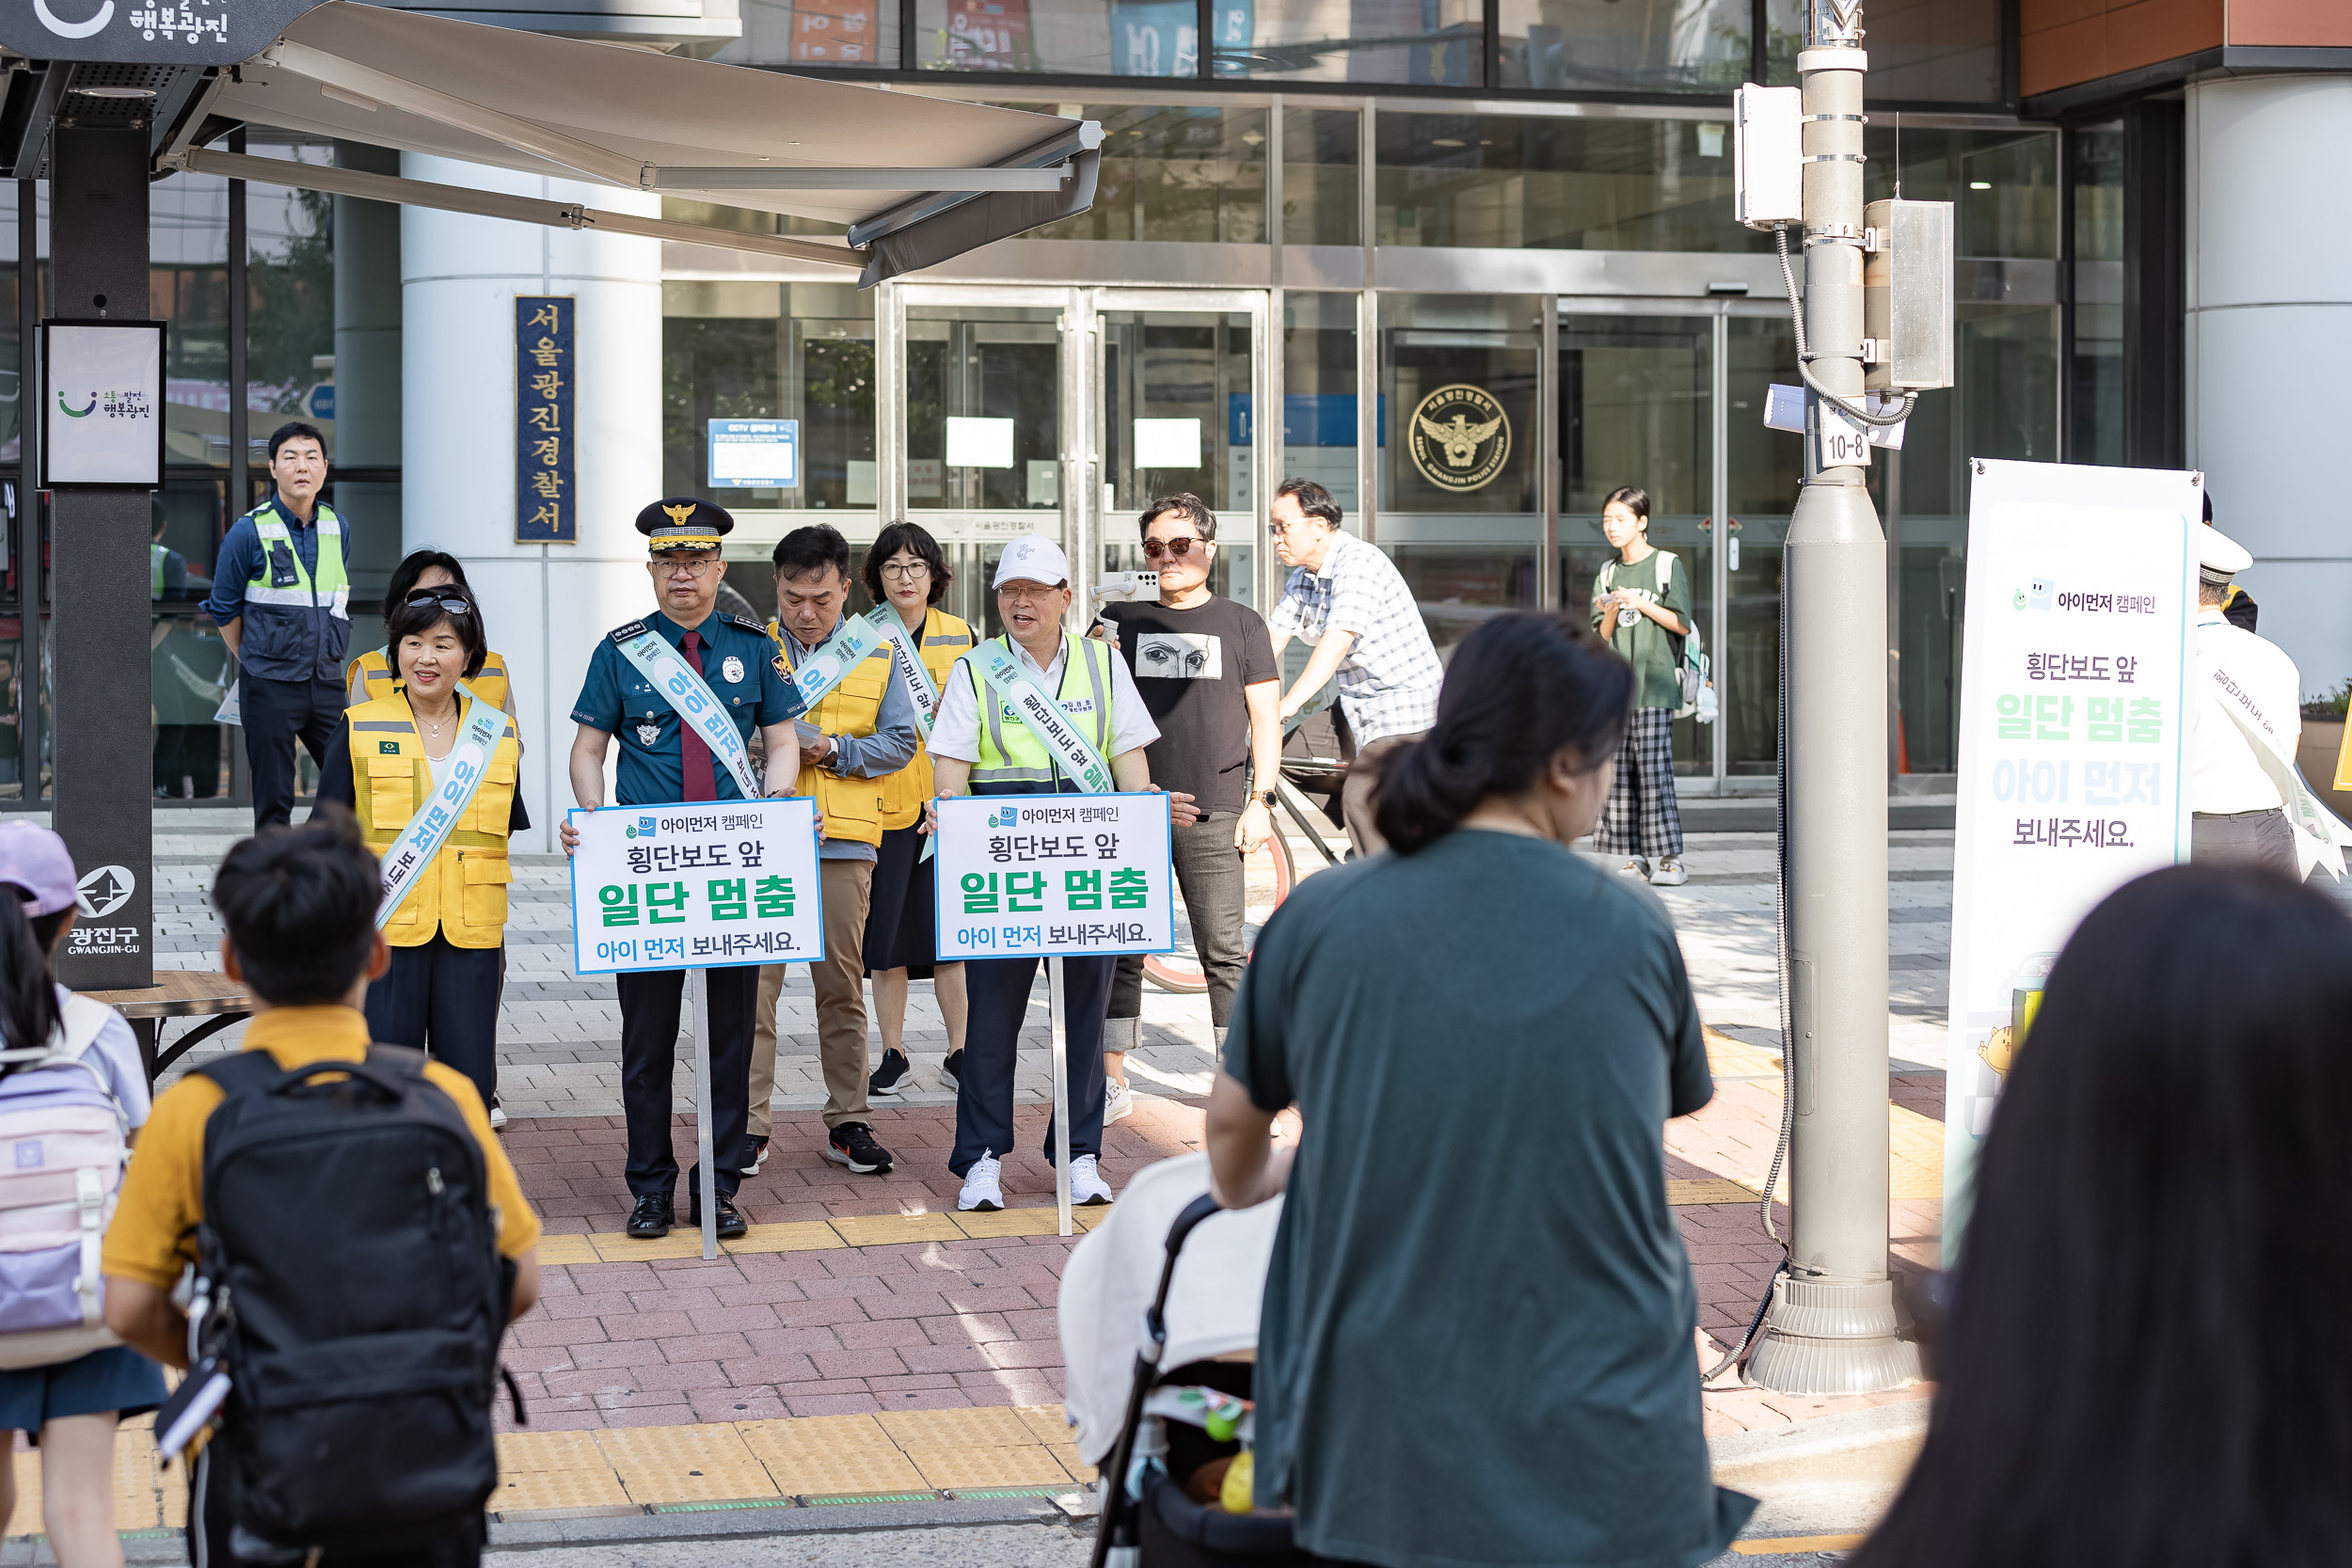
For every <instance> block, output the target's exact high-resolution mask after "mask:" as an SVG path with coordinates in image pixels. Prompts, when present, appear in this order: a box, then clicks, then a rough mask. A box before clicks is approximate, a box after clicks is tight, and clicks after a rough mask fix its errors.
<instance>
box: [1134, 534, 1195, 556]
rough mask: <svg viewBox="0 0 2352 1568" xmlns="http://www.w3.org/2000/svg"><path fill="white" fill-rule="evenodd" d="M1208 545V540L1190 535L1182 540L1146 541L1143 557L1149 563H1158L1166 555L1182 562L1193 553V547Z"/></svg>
mask: <svg viewBox="0 0 2352 1568" xmlns="http://www.w3.org/2000/svg"><path fill="white" fill-rule="evenodd" d="M1206 544H1208V541H1207V540H1206V539H1195V538H1192V537H1191V536H1190V535H1186V536H1185V537H1184V538H1182V539H1146V540H1145V541H1144V542H1143V555H1144V559H1145V560H1147V561H1157V560H1159V559H1160V557H1162V556H1164V555H1165V556H1169V557H1172V558H1174V559H1175V560H1178V561H1182V560H1184V557H1186V556H1188V555H1190V554H1191V553H1192V547H1193V546H1195V545H1206Z"/></svg>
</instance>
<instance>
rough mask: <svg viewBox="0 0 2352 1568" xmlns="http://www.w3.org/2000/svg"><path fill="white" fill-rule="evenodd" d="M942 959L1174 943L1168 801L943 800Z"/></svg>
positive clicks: (1071, 954)
mask: <svg viewBox="0 0 2352 1568" xmlns="http://www.w3.org/2000/svg"><path fill="white" fill-rule="evenodd" d="M933 864H934V865H935V866H936V868H937V873H936V874H937V876H938V878H939V889H938V891H939V897H938V901H937V903H938V917H939V958H940V961H941V962H942V963H955V962H958V961H959V960H961V959H964V958H1036V957H1050V958H1083V957H1087V956H1089V955H1100V954H1104V953H1166V952H1168V951H1169V950H1170V949H1172V948H1173V947H1174V946H1175V944H1176V941H1175V930H1176V927H1175V924H1174V901H1173V898H1172V896H1171V892H1170V884H1171V883H1172V882H1173V880H1174V873H1173V871H1172V869H1171V866H1170V863H1169V860H1168V797H1167V796H1165V795H1161V794H1156V793H1152V794H1136V795H977V796H965V797H963V798H961V799H960V800H942V801H940V802H939V853H938V855H937V856H936V857H934V860H933Z"/></svg>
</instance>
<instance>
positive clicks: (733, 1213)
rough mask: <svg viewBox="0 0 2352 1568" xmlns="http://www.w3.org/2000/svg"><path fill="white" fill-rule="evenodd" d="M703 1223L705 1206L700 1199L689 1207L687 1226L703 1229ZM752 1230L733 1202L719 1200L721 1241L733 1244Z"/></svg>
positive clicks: (724, 1199) (692, 1228) (691, 1228)
mask: <svg viewBox="0 0 2352 1568" xmlns="http://www.w3.org/2000/svg"><path fill="white" fill-rule="evenodd" d="M702 1223H703V1204H702V1199H701V1198H699V1197H698V1198H696V1199H694V1201H693V1202H692V1203H691V1204H690V1205H688V1207H687V1213H686V1226H687V1228H688V1229H690V1230H695V1229H700V1228H701V1227H702ZM750 1228H751V1227H750V1226H748V1225H746V1224H744V1223H743V1216H742V1215H741V1214H740V1213H739V1212H737V1210H736V1207H735V1205H734V1204H733V1203H732V1202H730V1201H729V1200H728V1199H726V1198H721V1199H720V1200H719V1240H721V1241H723V1242H731V1241H733V1240H735V1239H736V1238H737V1237H738V1236H740V1235H742V1234H743V1233H744V1232H745V1231H747V1230H749V1229H750Z"/></svg>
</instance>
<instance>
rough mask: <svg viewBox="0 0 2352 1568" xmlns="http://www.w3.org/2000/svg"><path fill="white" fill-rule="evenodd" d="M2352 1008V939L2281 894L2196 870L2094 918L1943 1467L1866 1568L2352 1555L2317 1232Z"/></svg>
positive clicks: (2340, 1147)
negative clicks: (2315, 1349) (2319, 1351)
mask: <svg viewBox="0 0 2352 1568" xmlns="http://www.w3.org/2000/svg"><path fill="white" fill-rule="evenodd" d="M2347 1014H2352V922H2347V921H2346V920H2345V918H2344V911H2343V910H2342V908H2341V907H2339V906H2338V905H2337V904H2336V903H2335V901H2334V900H2333V899H2331V898H2329V897H2328V895H2325V894H2322V893H2320V892H2318V891H2317V890H2315V889H2313V888H2310V887H2305V886H2301V885H2298V884H2296V882H2293V881H2291V880H2289V879H2287V878H2285V877H2281V876H2280V875H2279V874H2278V873H2276V872H2273V871H2268V870H2265V869H2261V868H2258V867H2253V866H2246V865H2217V864H2212V863H2205V864H2193V865H2179V866H2171V867H2168V868H2167V869H2165V870H2161V871H2156V872H2152V873H2150V874H2149V875H2147V876H2145V877H2141V878H2139V879H2136V880H2134V881H2130V882H2126V883H2125V884H2124V885H2123V886H2122V887H2121V888H2119V889H2117V890H2116V891H2115V892H2114V893H2113V894H2110V895H2108V896H2107V898H2106V900H2105V901H2104V902H2103V903H2101V904H2099V905H2098V906H2097V907H2096V908H2094V909H2093V910H2091V911H2090V913H2089V914H2087V915H2085V916H2084V917H2083V922H2082V924H2081V925H2080V926H2078V927H2075V929H2074V935H2073V936H2072V937H2070V938H2068V939H2067V942H2066V946H2065V948H2064V950H2063V951H2061V952H2060V953H2059V954H2058V962H2057V963H2056V964H2055V965H2054V966H2053V967H2052V969H2051V971H2050V975H2049V979H2048V981H2047V983H2046V985H2045V986H2044V988H2043V990H2042V1006H2041V1008H2040V1010H2039V1011H2038V1012H2037V1013H2036V1014H2035V1015H2034V1019H2033V1026H2032V1029H2031V1030H2030V1031H2029V1032H2028V1034H2027V1036H2026V1039H2025V1040H2024V1041H2023V1042H2022V1043H2017V1044H2016V1045H2015V1048H2014V1049H2015V1055H2014V1056H2013V1057H2012V1058H2011V1059H2010V1067H2009V1071H2008V1074H2007V1078H2006V1081H2005V1082H2004V1084H2003V1085H2002V1088H2001V1091H2000V1097H1999V1099H1998V1100H1997V1101H1994V1103H1995V1104H1997V1105H1998V1107H1999V1109H1998V1110H1997V1111H1996V1112H1995V1113H1994V1117H1993V1121H1992V1128H1991V1130H1990V1131H1989V1132H1987V1133H1986V1134H1985V1138H1984V1143H1983V1146H1982V1148H1980V1149H1979V1151H1978V1154H1977V1162H1976V1173H1975V1176H1974V1179H1973V1190H1974V1197H1973V1200H1972V1202H1971V1204H1970V1208H1969V1214H1968V1218H1967V1221H1966V1229H1965V1231H1964V1232H1963V1237H1962V1240H1961V1245H1960V1246H1959V1248H1958V1249H1957V1250H1958V1253H1959V1264H1958V1273H1957V1275H1955V1277H1954V1285H1953V1291H1952V1295H1951V1316H1950V1321H1949V1323H1948V1324H1947V1328H1946V1330H1945V1333H1944V1336H1943V1341H1942V1345H1941V1348H1940V1352H1939V1355H1938V1360H1939V1362H1940V1366H1939V1368H1938V1375H1937V1383H1938V1391H1937V1394H1936V1400H1935V1410H1934V1413H1933V1415H1932V1416H1931V1418H1930V1419H1929V1423H1928V1434H1927V1443H1926V1446H1925V1447H1924V1448H1923V1449H1921V1450H1920V1453H1919V1457H1918V1460H1917V1462H1916V1463H1915V1464H1914V1465H1913V1466H1912V1468H1911V1474H1910V1478H1909V1479H1908V1480H1907V1481H1905V1482H1904V1485H1903V1489H1902V1491H1901V1493H1900V1494H1899V1495H1898V1496H1897V1497H1896V1499H1895V1502H1894V1505H1893V1507H1892V1508H1891V1509H1890V1510H1889V1511H1888V1512H1887V1514H1886V1516H1885V1518H1884V1519H1883V1520H1882V1521H1881V1522H1880V1523H1879V1525H1878V1527H1877V1528H1876V1529H1874V1530H1873V1531H1872V1532H1871V1535H1870V1539H1869V1541H1868V1542H1867V1544H1865V1545H1864V1546H1863V1547H1862V1549H1861V1550H1860V1551H1859V1552H1857V1553H1855V1555H1854V1557H1853V1562H1854V1563H1856V1564H1857V1565H1863V1564H1867V1565H1868V1568H1881V1565H1883V1564H1899V1565H1900V1568H1975V1565H1977V1564H1982V1563H1993V1562H1998V1563H2004V1564H2009V1563H2015V1564H2020V1565H2026V1568H2039V1565H2046V1564H2051V1563H2079V1562H2090V1561H2106V1562H2119V1563H2120V1562H2136V1563H2152V1562H2168V1561H2169V1562H2198V1563H2223V1562H2265V1563H2268V1562H2280V1563H2285V1562H2323V1561H2329V1560H2341V1559H2342V1557H2343V1556H2344V1542H2345V1541H2346V1540H2347V1539H2352V1492H2347V1491H2346V1489H2345V1487H2344V1474H2345V1472H2346V1469H2347V1467H2352V1424H2348V1423H2347V1422H2346V1421H2345V1420H2344V1412H2345V1410H2346V1409H2347V1408H2352V1367H2347V1366H2346V1365H2345V1363H2344V1360H2343V1358H2341V1357H2338V1356H2333V1355H2319V1356H2314V1355H2312V1354H2311V1347H2312V1345H2313V1344H2315V1343H2320V1344H2324V1343H2326V1342H2328V1340H2329V1339H2330V1338H2332V1337H2333V1336H2334V1334H2335V1333H2336V1332H2337V1331H2338V1329H2339V1327H2340V1325H2341V1323H2342V1321H2343V1313H2344V1296H2345V1294H2346V1292H2347V1291H2352V1257H2348V1256H2347V1255H2346V1253H2345V1251H2344V1248H2343V1247H2342V1246H2341V1245H2338V1244H2335V1243H2334V1242H2333V1241H2332V1240H2331V1239H2330V1238H2329V1237H2328V1235H2327V1233H2326V1231H2325V1230H2324V1229H2322V1228H2321V1227H2320V1226H2319V1225H2318V1224H2315V1223H2314V1222H2317V1221H2319V1220H2320V1217H2321V1216H2322V1215H2325V1214H2330V1213H2340V1212H2342V1210H2341V1207H2340V1206H2341V1204H2342V1202H2343V1199H2344V1194H2345V1193H2347V1192H2352V1140H2346V1139H2345V1138H2344V1134H2343V1132H2342V1129H2341V1128H2340V1127H2339V1126H2338V1125H2336V1124H2335V1122H2334V1120H2333V1117H2332V1116H2331V1111H2332V1108H2334V1107H2337V1106H2341V1105H2343V1104H2344V1103H2345V1101H2346V1100H2347V1099H2348V1098H2352V1053H2347V1052H2345V1050H2344V1018H2345V1016H2346V1015H2347ZM1952 1081H1953V1084H1954V1085H1955V1086H1957V1085H1960V1084H1961V1083H1962V1078H1961V1076H1960V1075H1958V1074H1955V1075H1954V1077H1953V1080H1952ZM1975 1103H1976V1105H1977V1107H1979V1109H1981V1108H1982V1107H1983V1106H1984V1103H1985V1102H1984V1101H1981V1100H1979V1101H1976V1102H1975ZM1966 1108H1967V1106H1966V1102H1964V1101H1959V1100H1957V1099H1956V1100H1955V1101H1953V1103H1952V1105H1951V1107H1950V1114H1951V1115H1953V1116H1954V1117H1961V1116H1963V1112H1964V1111H1965V1109H1966Z"/></svg>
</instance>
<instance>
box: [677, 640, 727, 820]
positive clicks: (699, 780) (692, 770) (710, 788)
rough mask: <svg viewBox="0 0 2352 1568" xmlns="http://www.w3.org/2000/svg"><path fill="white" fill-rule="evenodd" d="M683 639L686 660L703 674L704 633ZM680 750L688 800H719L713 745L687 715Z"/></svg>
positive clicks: (680, 726) (679, 733) (680, 725)
mask: <svg viewBox="0 0 2352 1568" xmlns="http://www.w3.org/2000/svg"><path fill="white" fill-rule="evenodd" d="M683 641H684V642H685V645H686V662H687V663H689V664H691V665H692V666H693V667H694V673H696V674H698V675H699V674H701V673H703V639H702V633H700V632H693V631H690V632H688V633H687V634H686V636H685V638H684V639H683ZM677 751H678V761H679V763H680V764H681V765H682V766H683V768H684V772H685V775H686V799H687V800H717V799H718V798H719V781H718V778H717V777H716V776H715V775H714V774H713V773H712V772H711V770H710V745H709V743H708V742H707V741H706V740H704V739H703V737H702V736H699V735H696V734H695V733H694V726H693V725H691V724H690V723H688V722H686V721H685V720H684V719H683V718H681V719H680V720H679V721H678V727H677Z"/></svg>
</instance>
